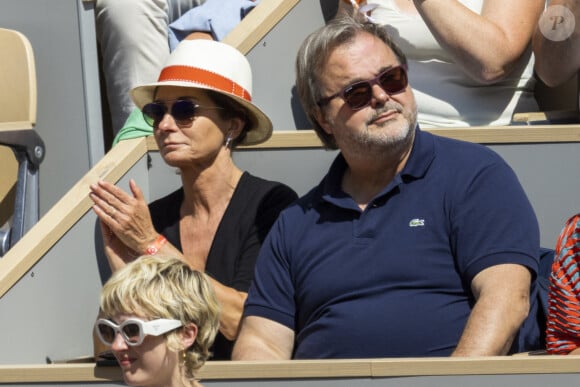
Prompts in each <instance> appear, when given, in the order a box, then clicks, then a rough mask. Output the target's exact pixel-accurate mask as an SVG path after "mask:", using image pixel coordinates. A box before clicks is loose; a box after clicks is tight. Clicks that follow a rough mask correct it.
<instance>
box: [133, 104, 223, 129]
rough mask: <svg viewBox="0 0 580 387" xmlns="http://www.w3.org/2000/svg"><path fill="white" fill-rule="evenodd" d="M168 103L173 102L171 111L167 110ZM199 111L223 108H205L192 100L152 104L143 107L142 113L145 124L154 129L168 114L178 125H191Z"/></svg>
mask: <svg viewBox="0 0 580 387" xmlns="http://www.w3.org/2000/svg"><path fill="white" fill-rule="evenodd" d="M173 101H175V102H173ZM167 102H173V105H171V111H169V109H168V108H167V105H166V103H167ZM199 109H221V107H218V106H215V107H208V108H204V107H202V106H199V105H198V104H196V103H195V102H193V101H192V100H190V99H177V100H171V101H163V102H160V101H158V102H151V103H148V104H147V105H145V106H143V108H142V109H141V111H142V112H143V118H144V119H145V122H147V124H148V125H150V126H152V127H157V125H159V123H160V122H161V120H162V119H163V117H165V114H167V112H169V114H171V116H172V117H173V119H174V120H175V123H176V124H177V125H179V126H186V125H189V124H191V122H192V121H193V118H194V117H195V116H196V115H197V110H199Z"/></svg>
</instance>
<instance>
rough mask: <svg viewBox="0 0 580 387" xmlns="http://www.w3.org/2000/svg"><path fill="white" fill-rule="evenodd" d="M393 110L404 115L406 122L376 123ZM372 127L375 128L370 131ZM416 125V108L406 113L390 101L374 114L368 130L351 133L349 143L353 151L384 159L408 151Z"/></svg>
mask: <svg viewBox="0 0 580 387" xmlns="http://www.w3.org/2000/svg"><path fill="white" fill-rule="evenodd" d="M393 110H394V111H396V112H398V113H399V114H402V115H403V117H404V120H403V121H401V120H396V118H393V119H390V120H388V121H386V122H383V123H381V124H377V123H374V121H375V120H376V119H377V118H378V117H379V116H380V115H381V114H384V113H386V112H388V111H393ZM371 125H372V126H374V127H373V128H372V129H371V130H369V126H371ZM416 125H417V109H416V107H414V108H413V109H412V110H410V111H406V110H404V109H403V106H402V105H401V104H399V103H397V102H394V101H389V102H387V103H385V105H384V106H382V107H380V108H377V109H376V110H375V111H374V112H373V114H372V116H371V117H370V118H369V119H368V120H367V122H366V130H362V131H357V132H353V133H350V135H349V136H348V137H349V138H348V139H347V141H348V142H349V147H350V148H351V149H352V150H353V151H355V152H363V153H361V154H367V155H376V156H377V157H384V156H386V155H387V154H391V155H393V154H397V153H400V152H402V151H403V150H406V148H407V147H408V146H409V145H410V144H409V142H410V141H411V139H412V138H413V133H414V130H415V126H416ZM356 148H358V149H356Z"/></svg>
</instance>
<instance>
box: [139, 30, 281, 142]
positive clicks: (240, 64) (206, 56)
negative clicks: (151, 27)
mask: <svg viewBox="0 0 580 387" xmlns="http://www.w3.org/2000/svg"><path fill="white" fill-rule="evenodd" d="M161 86H178V87H190V88H196V89H205V90H212V91H214V92H217V93H220V94H222V95H225V96H227V97H229V98H231V99H233V100H235V101H236V102H237V103H239V104H240V105H242V106H243V107H244V108H245V109H246V110H247V112H248V116H249V118H250V121H251V123H252V124H251V125H250V126H249V128H248V132H247V134H246V136H245V138H244V139H243V141H242V142H241V143H242V144H244V145H253V144H258V143H261V142H264V141H266V140H267V139H268V138H270V136H271V135H272V122H271V121H270V119H269V118H268V117H267V116H266V114H264V112H262V111H261V110H260V109H259V108H258V107H257V106H256V105H254V104H253V103H252V70H251V68H250V63H249V62H248V60H247V59H246V57H245V56H244V55H243V54H242V53H241V52H239V51H238V50H237V49H235V48H234V47H232V46H230V45H227V44H225V43H220V42H217V41H213V40H205V39H195V40H184V41H182V42H181V43H179V45H178V46H177V48H176V49H175V50H174V51H173V52H172V53H171V55H170V56H169V59H168V60H167V63H166V64H165V67H164V68H163V70H162V71H161V73H160V75H159V79H158V80H157V82H155V83H151V84H147V85H142V86H137V87H135V88H134V89H133V90H131V98H132V99H133V102H135V105H137V107H139V109H142V108H143V106H144V105H145V104H147V103H150V102H153V100H154V99H155V93H156V90H157V88H158V87H161Z"/></svg>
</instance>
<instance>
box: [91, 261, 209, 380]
mask: <svg viewBox="0 0 580 387" xmlns="http://www.w3.org/2000/svg"><path fill="white" fill-rule="evenodd" d="M101 309H102V311H103V312H104V314H105V316H106V317H107V318H111V317H112V316H115V315H119V314H127V315H135V314H136V315H137V316H140V317H144V318H147V319H151V320H153V319H157V318H167V319H175V320H180V321H181V322H182V324H183V325H184V326H185V325H186V324H189V323H194V324H195V325H196V326H197V329H198V332H197V337H196V339H195V342H194V343H193V345H192V346H191V347H190V348H181V345H180V341H179V337H178V336H177V333H176V332H177V331H172V332H170V333H168V334H167V335H166V337H167V343H168V346H169V348H170V349H171V350H173V351H176V352H179V351H182V350H183V351H184V354H185V355H184V360H185V362H184V372H185V375H186V376H187V377H188V378H193V376H194V373H195V372H196V371H197V370H199V368H201V366H203V364H204V363H205V361H206V360H207V359H208V358H209V356H210V355H211V353H210V350H209V349H210V347H211V345H212V344H213V341H214V339H215V336H216V334H217V332H218V329H219V313H220V308H219V304H218V301H217V299H216V296H215V293H214V290H213V287H212V285H211V283H210V282H209V279H208V278H207V276H206V275H205V274H204V273H201V272H199V271H197V270H193V269H191V268H190V267H189V266H188V265H187V264H186V263H185V262H183V261H182V260H180V259H178V258H174V257H167V256H166V257H164V256H156V255H155V256H149V255H147V256H142V257H140V258H138V259H136V260H135V261H133V262H131V263H129V264H128V265H127V266H125V267H124V268H122V269H120V270H118V271H117V272H115V273H114V274H113V276H112V277H111V278H110V279H109V280H108V281H107V283H106V284H105V285H104V287H103V289H102V291H101Z"/></svg>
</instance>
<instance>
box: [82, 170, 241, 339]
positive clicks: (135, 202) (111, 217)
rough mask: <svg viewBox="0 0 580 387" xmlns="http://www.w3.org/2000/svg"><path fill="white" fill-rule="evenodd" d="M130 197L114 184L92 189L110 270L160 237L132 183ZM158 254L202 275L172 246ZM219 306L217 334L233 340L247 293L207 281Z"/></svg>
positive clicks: (161, 249)
mask: <svg viewBox="0 0 580 387" xmlns="http://www.w3.org/2000/svg"><path fill="white" fill-rule="evenodd" d="M129 187H130V189H131V194H129V193H127V192H125V191H124V190H122V189H121V188H119V187H116V186H115V185H114V184H111V183H107V182H99V183H97V184H93V185H92V186H91V193H90V197H91V199H92V200H93V202H94V205H93V211H94V212H95V213H96V214H97V216H98V217H99V220H100V224H101V231H102V235H103V244H104V246H105V253H106V255H107V259H108V261H109V266H110V267H111V270H112V271H117V270H119V269H120V268H121V267H123V266H125V265H126V264H127V263H128V262H130V261H132V260H134V259H135V258H137V257H138V256H140V255H143V254H145V253H146V249H147V247H148V246H150V245H151V244H152V243H153V242H154V241H155V240H156V239H157V237H158V236H159V233H157V231H156V230H155V228H154V227H153V222H152V220H151V214H150V213H149V207H148V205H147V202H146V201H145V198H144V197H143V193H142V191H141V189H140V188H139V187H138V186H137V184H136V183H135V182H134V181H133V180H131V181H130V182H129ZM158 254H163V255H170V256H175V257H178V258H181V259H182V260H184V261H185V262H188V263H189V264H190V265H191V266H192V267H193V268H194V269H196V270H199V271H201V272H204V271H205V267H196V266H195V265H194V264H192V261H193V260H188V259H187V257H184V256H183V254H182V253H181V252H180V251H179V250H178V249H177V248H176V247H175V246H173V245H172V244H171V243H169V242H167V243H165V244H164V245H163V246H161V248H160V250H159V252H158ZM210 280H211V282H212V284H213V286H214V290H215V292H216V296H217V298H218V301H219V302H220V305H221V307H222V313H221V314H220V331H221V332H222V334H223V335H224V336H225V337H226V338H227V339H229V340H233V339H235V338H236V335H237V333H238V328H239V324H240V319H241V318H242V311H243V307H244V302H245V300H246V297H247V294H246V293H244V292H239V291H237V290H236V289H234V288H231V287H228V286H225V285H223V284H221V283H220V282H218V281H216V280H215V279H213V278H211V279H210Z"/></svg>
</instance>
